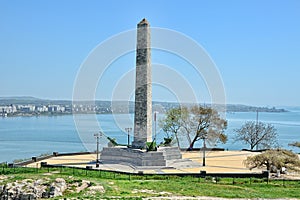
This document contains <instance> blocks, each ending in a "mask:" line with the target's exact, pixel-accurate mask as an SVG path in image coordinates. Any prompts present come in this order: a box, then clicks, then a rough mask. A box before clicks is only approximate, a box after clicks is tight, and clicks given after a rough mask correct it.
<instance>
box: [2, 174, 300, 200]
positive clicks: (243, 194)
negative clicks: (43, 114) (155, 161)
mask: <svg viewBox="0 0 300 200" xmlns="http://www.w3.org/2000/svg"><path fill="white" fill-rule="evenodd" d="M0 174H2V175H0V177H2V179H1V178H0V185H5V184H7V183H12V182H14V181H16V180H24V179H30V180H33V181H35V180H38V179H40V180H47V181H51V180H55V179H56V178H58V177H60V178H63V179H65V180H66V182H67V183H69V184H71V183H74V182H77V183H80V184H82V183H81V182H82V180H84V181H89V182H90V184H89V187H90V186H101V187H103V188H104V190H103V191H101V192H100V191H92V192H91V189H90V188H89V187H87V188H85V189H84V190H82V191H80V192H79V193H76V188H74V187H75V186H73V185H72V186H69V187H70V188H68V189H67V190H66V191H65V192H64V197H65V198H83V199H96V198H102V199H103V198H104V199H111V198H112V197H122V198H126V199H141V198H142V197H166V196H168V197H170V196H171V197H176V196H190V197H197V196H213V197H226V198H299V197H300V181H283V180H272V181H270V182H267V180H263V179H253V178H252V179H249V178H247V179H233V178H222V179H220V178H212V177H206V178H205V179H204V178H201V179H199V178H193V177H176V176H168V177H166V176H159V175H157V176H154V177H153V176H146V175H144V176H132V175H131V176H128V175H122V174H118V173H112V172H103V171H102V172H100V171H89V170H82V169H70V168H56V169H39V170H37V169H24V168H2V169H1V168H0ZM80 184H79V186H80ZM57 199H61V197H60V198H57Z"/></svg>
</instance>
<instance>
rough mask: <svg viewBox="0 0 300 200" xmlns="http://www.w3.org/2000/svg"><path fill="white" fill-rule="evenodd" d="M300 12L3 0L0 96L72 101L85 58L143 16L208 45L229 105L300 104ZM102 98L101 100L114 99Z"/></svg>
mask: <svg viewBox="0 0 300 200" xmlns="http://www.w3.org/2000/svg"><path fill="white" fill-rule="evenodd" d="M299 10H300V1H297V0H295V1H292V0H286V1H276V0H270V1H268V0H265V1H259V0H257V1H256V0H252V1H238V0H236V1H233V0H228V1H221V0H220V1H200V0H199V1H198V0H195V1H174V0H173V1H167V0H166V1H158V0H157V1H156V0H154V1H141V0H139V1H121V0H120V1H114V0H111V1H92V0H90V1H80V0H77V1H73V0H72V1H71V0H69V1H68V0H64V1H60V0H52V1H50V0H49V1H33V0H28V1H14V0H12V1H4V0H0V69H1V71H0V74H1V78H0V96H24V95H25V96H35V97H40V98H50V99H71V98H72V91H73V84H74V81H75V78H76V75H77V72H78V70H79V69H80V65H81V64H82V62H83V61H84V59H85V58H86V57H87V56H88V54H89V53H90V52H91V51H92V50H93V49H94V48H95V47H96V46H97V45H98V44H99V43H101V42H103V41H104V40H106V39H107V38H109V37H111V36H113V35H116V34H118V33H120V32H123V31H126V30H130V29H134V28H135V27H136V24H137V23H138V22H139V21H140V20H141V19H142V18H144V17H146V18H147V19H148V21H149V22H150V24H151V26H153V27H162V28H168V29H172V30H175V31H178V32H181V33H183V34H185V35H187V36H189V37H191V38H192V39H194V40H195V41H196V42H197V43H199V44H200V45H202V46H203V48H204V49H205V50H206V51H207V52H208V54H209V55H210V56H211V58H212V59H213V61H214V62H215V64H216V65H217V67H218V69H219V71H220V74H221V76H222V79H223V82H224V87H225V90H226V99H227V103H241V104H249V105H260V106H273V105H274V106H278V105H292V106H299V105H300V93H299V86H300V78H299V74H300V12H299ZM128 56H129V57H128V59H124V61H122V60H121V61H120V63H122V65H126V66H128V70H129V69H132V68H133V67H134V62H135V60H134V59H135V58H134V54H130V55H128ZM167 58H169V59H172V56H169V57H168V56H163V55H161V57H160V54H157V55H156V56H155V57H153V62H158V63H164V61H165V60H166V59H167ZM174 60H176V59H174ZM126 62H127V63H126ZM170 63H173V64H174V61H173V62H170ZM170 65H172V64H170ZM175 65H176V64H174V67H175V68H176V66H175ZM171 67H172V66H171ZM111 70H112V71H111V72H110V73H111V75H112V74H114V71H113V70H114V68H112V69H111ZM115 70H116V72H117V71H118V69H115ZM187 78H188V79H189V77H188V74H187ZM191 79H193V78H192V75H191ZM105 80H106V79H105ZM107 81H108V82H107V84H108V85H109V84H110V83H109V79H107ZM109 89H110V87H107V90H109ZM102 90H105V88H102ZM153 90H154V94H153V99H154V100H156V99H158V100H161V98H159V97H163V93H164V90H161V89H159V88H156V87H154V88H153ZM104 93H105V92H104ZM104 93H102V92H98V93H97V96H96V97H97V99H109V95H108V93H107V95H105V94H104ZM204 93H205V92H204ZM164 99H165V100H168V97H167V96H166V97H164ZM200 99H201V101H206V102H209V98H207V97H203V98H200ZM170 100H172V98H170Z"/></svg>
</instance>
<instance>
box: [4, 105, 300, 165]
mask: <svg viewBox="0 0 300 200" xmlns="http://www.w3.org/2000/svg"><path fill="white" fill-rule="evenodd" d="M289 109H290V112H283V113H259V115H258V120H259V121H262V122H265V123H271V124H272V125H273V126H274V127H275V128H276V129H277V133H278V143H279V145H280V146H281V147H282V148H286V149H290V150H293V151H295V152H300V148H296V147H291V146H289V145H288V144H289V143H292V142H295V141H300V109H299V108H289ZM92 117H94V116H93V115H81V116H80V118H79V119H80V120H83V121H86V122H89V121H90V118H92ZM122 118H128V116H127V115H122V114H120V115H118V119H122ZM157 118H158V119H159V118H163V115H162V114H158V117H157ZM96 119H97V121H98V122H99V129H100V130H102V131H103V133H104V134H105V136H102V137H101V138H100V141H101V142H100V145H101V148H102V147H103V146H105V145H106V144H107V143H108V140H107V139H106V137H110V138H115V139H116V141H117V142H118V143H120V144H127V142H128V137H127V136H128V135H127V132H126V131H125V130H124V127H130V126H131V127H132V124H133V122H132V123H128V122H127V123H128V124H125V125H124V127H123V125H120V123H116V118H115V116H114V115H112V114H102V115H96ZM130 119H131V120H132V119H133V116H132V115H131V116H130ZM226 119H227V121H228V128H227V130H226V131H225V133H226V134H227V135H228V142H227V143H226V144H216V145H217V147H220V148H224V149H226V150H227V149H228V150H240V149H243V148H249V145H246V144H243V143H242V142H235V141H234V130H235V129H237V128H240V127H241V126H242V125H243V123H245V122H246V121H255V120H256V113H254V112H236V113H227V114H226ZM125 121H126V120H125ZM155 126H156V128H155ZM85 129H86V132H85V133H86V134H87V135H88V136H89V140H85V138H84V137H85V136H84V133H80V132H79V133H78V131H77V129H76V125H75V123H74V120H73V116H72V115H62V116H39V117H6V118H0V163H1V162H12V161H13V160H16V159H24V158H31V157H32V156H39V155H41V154H52V152H80V151H93V150H95V149H96V140H95V138H94V136H93V135H94V133H96V132H98V130H97V128H95V127H94V126H92V125H90V124H89V123H86V127H85ZM155 129H156V133H157V134H156V135H157V138H156V141H157V143H160V142H161V141H163V138H164V137H165V134H164V133H163V131H162V130H161V129H160V128H159V126H158V122H157V124H155V123H153V131H154V130H155ZM132 132H133V131H131V132H130V141H132V140H133V137H132ZM181 137H182V141H183V142H181V144H180V145H181V148H186V147H187V146H188V143H187V141H186V142H184V140H185V137H184V136H181ZM82 141H84V142H82ZM86 141H88V142H86ZM87 143H88V144H87ZM195 146H196V147H200V146H202V141H198V142H196V143H195Z"/></svg>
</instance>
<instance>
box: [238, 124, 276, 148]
mask: <svg viewBox="0 0 300 200" xmlns="http://www.w3.org/2000/svg"><path fill="white" fill-rule="evenodd" d="M234 132H235V133H236V134H235V141H242V142H244V143H245V144H248V145H250V149H251V150H253V149H254V148H255V147H256V149H259V147H260V148H272V147H276V146H277V131H276V129H275V128H274V126H273V125H271V124H266V123H263V122H259V123H256V122H254V121H248V122H246V123H245V124H244V125H242V127H241V128H239V129H235V130H234Z"/></svg>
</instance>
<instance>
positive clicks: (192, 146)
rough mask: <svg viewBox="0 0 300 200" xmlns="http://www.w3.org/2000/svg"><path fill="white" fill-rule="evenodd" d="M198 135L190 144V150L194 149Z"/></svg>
mask: <svg viewBox="0 0 300 200" xmlns="http://www.w3.org/2000/svg"><path fill="white" fill-rule="evenodd" d="M197 138H198V137H197V135H196V136H195V137H194V139H193V141H192V142H191V144H190V146H189V148H188V150H193V148H194V144H195V142H196V141H197Z"/></svg>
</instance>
